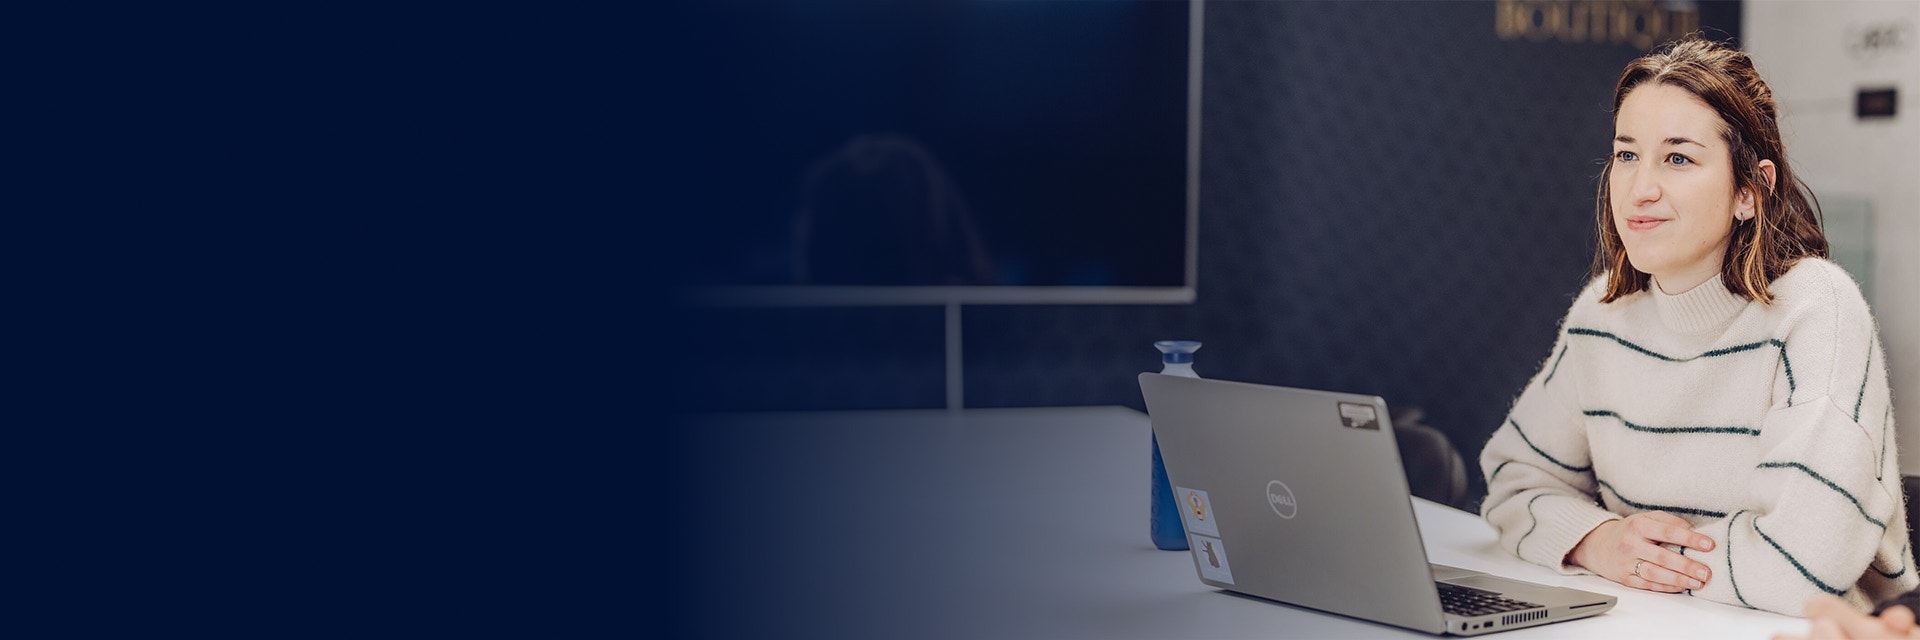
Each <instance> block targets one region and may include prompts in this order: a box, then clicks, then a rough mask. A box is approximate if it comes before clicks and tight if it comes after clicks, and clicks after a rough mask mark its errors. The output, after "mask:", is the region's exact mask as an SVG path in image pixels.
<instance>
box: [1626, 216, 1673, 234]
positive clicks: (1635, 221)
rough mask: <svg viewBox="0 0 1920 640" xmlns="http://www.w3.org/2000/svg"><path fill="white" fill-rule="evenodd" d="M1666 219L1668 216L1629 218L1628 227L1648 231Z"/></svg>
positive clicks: (1633, 229)
mask: <svg viewBox="0 0 1920 640" xmlns="http://www.w3.org/2000/svg"><path fill="white" fill-rule="evenodd" d="M1666 221H1667V219H1666V218H1640V217H1633V218H1627V229H1629V230H1632V231H1646V230H1649V229H1652V228H1654V227H1658V226H1660V223H1662V222H1666Z"/></svg>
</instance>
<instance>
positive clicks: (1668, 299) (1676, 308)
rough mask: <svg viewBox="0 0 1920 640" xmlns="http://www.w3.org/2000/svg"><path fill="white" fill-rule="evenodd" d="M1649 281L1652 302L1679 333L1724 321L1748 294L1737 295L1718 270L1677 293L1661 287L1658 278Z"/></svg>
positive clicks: (1717, 325) (1734, 313)
mask: <svg viewBox="0 0 1920 640" xmlns="http://www.w3.org/2000/svg"><path fill="white" fill-rule="evenodd" d="M1648 284H1649V285H1651V286H1649V287H1647V289H1648V293H1651V294H1653V305H1654V307H1655V308H1657V309H1659V310H1660V320H1661V322H1664V323H1666V325H1667V328H1669V329H1672V330H1674V331H1678V332H1680V333H1700V332H1703V331H1707V330H1710V329H1714V328H1716V327H1719V326H1721V325H1724V324H1726V322H1727V321H1728V320H1732V319H1733V316H1734V315H1736V314H1739V313H1740V310H1741V309H1744V308H1746V306H1747V299H1746V298H1742V297H1740V296H1737V295H1734V294H1733V292H1731V291H1728V290H1727V286H1726V285H1724V284H1721V281H1720V276H1719V274H1715V275H1714V276H1713V279H1711V280H1708V281H1706V282H1702V283H1700V284H1699V285H1698V286H1695V287H1694V288H1692V289H1689V290H1687V292H1686V293H1681V294H1678V295H1667V293H1666V292H1665V291H1661V290H1660V283H1659V282H1658V281H1657V280H1656V281H1652V282H1649V283H1648Z"/></svg>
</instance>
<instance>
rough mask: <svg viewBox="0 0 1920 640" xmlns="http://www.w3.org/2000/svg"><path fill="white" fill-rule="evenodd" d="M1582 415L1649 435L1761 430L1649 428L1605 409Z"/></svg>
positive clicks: (1747, 433) (1755, 432)
mask: <svg viewBox="0 0 1920 640" xmlns="http://www.w3.org/2000/svg"><path fill="white" fill-rule="evenodd" d="M1582 413H1585V414H1587V415H1588V416H1592V417H1596V418H1613V419H1615V420H1619V421H1620V424H1623V425H1626V427H1627V428H1628V429H1632V430H1634V431H1644V432H1647V433H1732V434H1738V435H1743V436H1757V435H1760V430H1759V429H1751V428H1747V427H1649V426H1646V425H1640V424H1634V423H1632V422H1629V421H1627V419H1626V418H1622V417H1620V414H1618V413H1614V412H1612V411H1607V410H1605V409H1589V410H1586V411H1583V412H1582Z"/></svg>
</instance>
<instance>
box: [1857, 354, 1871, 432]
mask: <svg viewBox="0 0 1920 640" xmlns="http://www.w3.org/2000/svg"><path fill="white" fill-rule="evenodd" d="M1873 351H1874V349H1873V341H1871V340H1869V341H1867V371H1866V373H1862V374H1860V395H1859V396H1856V397H1855V398H1854V399H1853V421H1854V422H1855V423H1858V422H1860V403H1861V402H1864V401H1866V399H1867V380H1868V379H1869V378H1872V377H1873Z"/></svg>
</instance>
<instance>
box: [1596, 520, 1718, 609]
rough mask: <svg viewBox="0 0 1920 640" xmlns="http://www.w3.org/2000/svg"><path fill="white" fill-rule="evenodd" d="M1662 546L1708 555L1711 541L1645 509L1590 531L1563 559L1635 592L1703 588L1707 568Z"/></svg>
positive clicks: (1689, 527) (1682, 523)
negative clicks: (1677, 547) (1691, 549)
mask: <svg viewBox="0 0 1920 640" xmlns="http://www.w3.org/2000/svg"><path fill="white" fill-rule="evenodd" d="M1663 545H1678V546H1680V547H1688V548H1693V549H1699V550H1701V551H1711V550H1713V538H1709V537H1707V536H1704V535H1700V534H1698V533H1695V532H1694V531H1693V526H1692V525H1690V524H1688V523H1687V521H1686V520H1682V519H1681V518H1680V516H1676V515H1673V514H1671V513H1667V512H1664V511H1648V512H1646V513H1636V514H1633V515H1631V516H1628V517H1627V518H1625V519H1623V520H1612V521H1609V522H1606V523H1603V524H1601V525H1600V526H1598V527H1594V529H1593V531H1590V532H1588V533H1587V537H1585V538H1582V539H1581V540H1580V543H1579V544H1577V545H1574V547H1573V551H1572V552H1570V553H1568V554H1567V559H1568V560H1569V561H1571V562H1572V563H1573V564H1575V565H1579V566H1581V567H1585V568H1586V570H1588V571H1592V572H1594V573H1597V574H1600V577H1602V578H1606V579H1608V580H1612V581H1614V582H1618V583H1620V584H1624V585H1627V586H1629V587H1633V588H1635V589H1646V590H1648V591H1660V592H1664V593H1679V592H1681V591H1685V590H1687V589H1698V588H1701V587H1702V586H1705V585H1706V582H1707V579H1708V578H1710V577H1712V575H1713V573H1712V571H1711V570H1710V569H1708V568H1707V565H1704V564H1701V563H1699V562H1695V561H1693V560H1691V559H1689V558H1687V557H1686V556H1683V555H1680V554H1678V553H1675V552H1673V551H1671V550H1669V549H1668V548H1667V546H1663Z"/></svg>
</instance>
